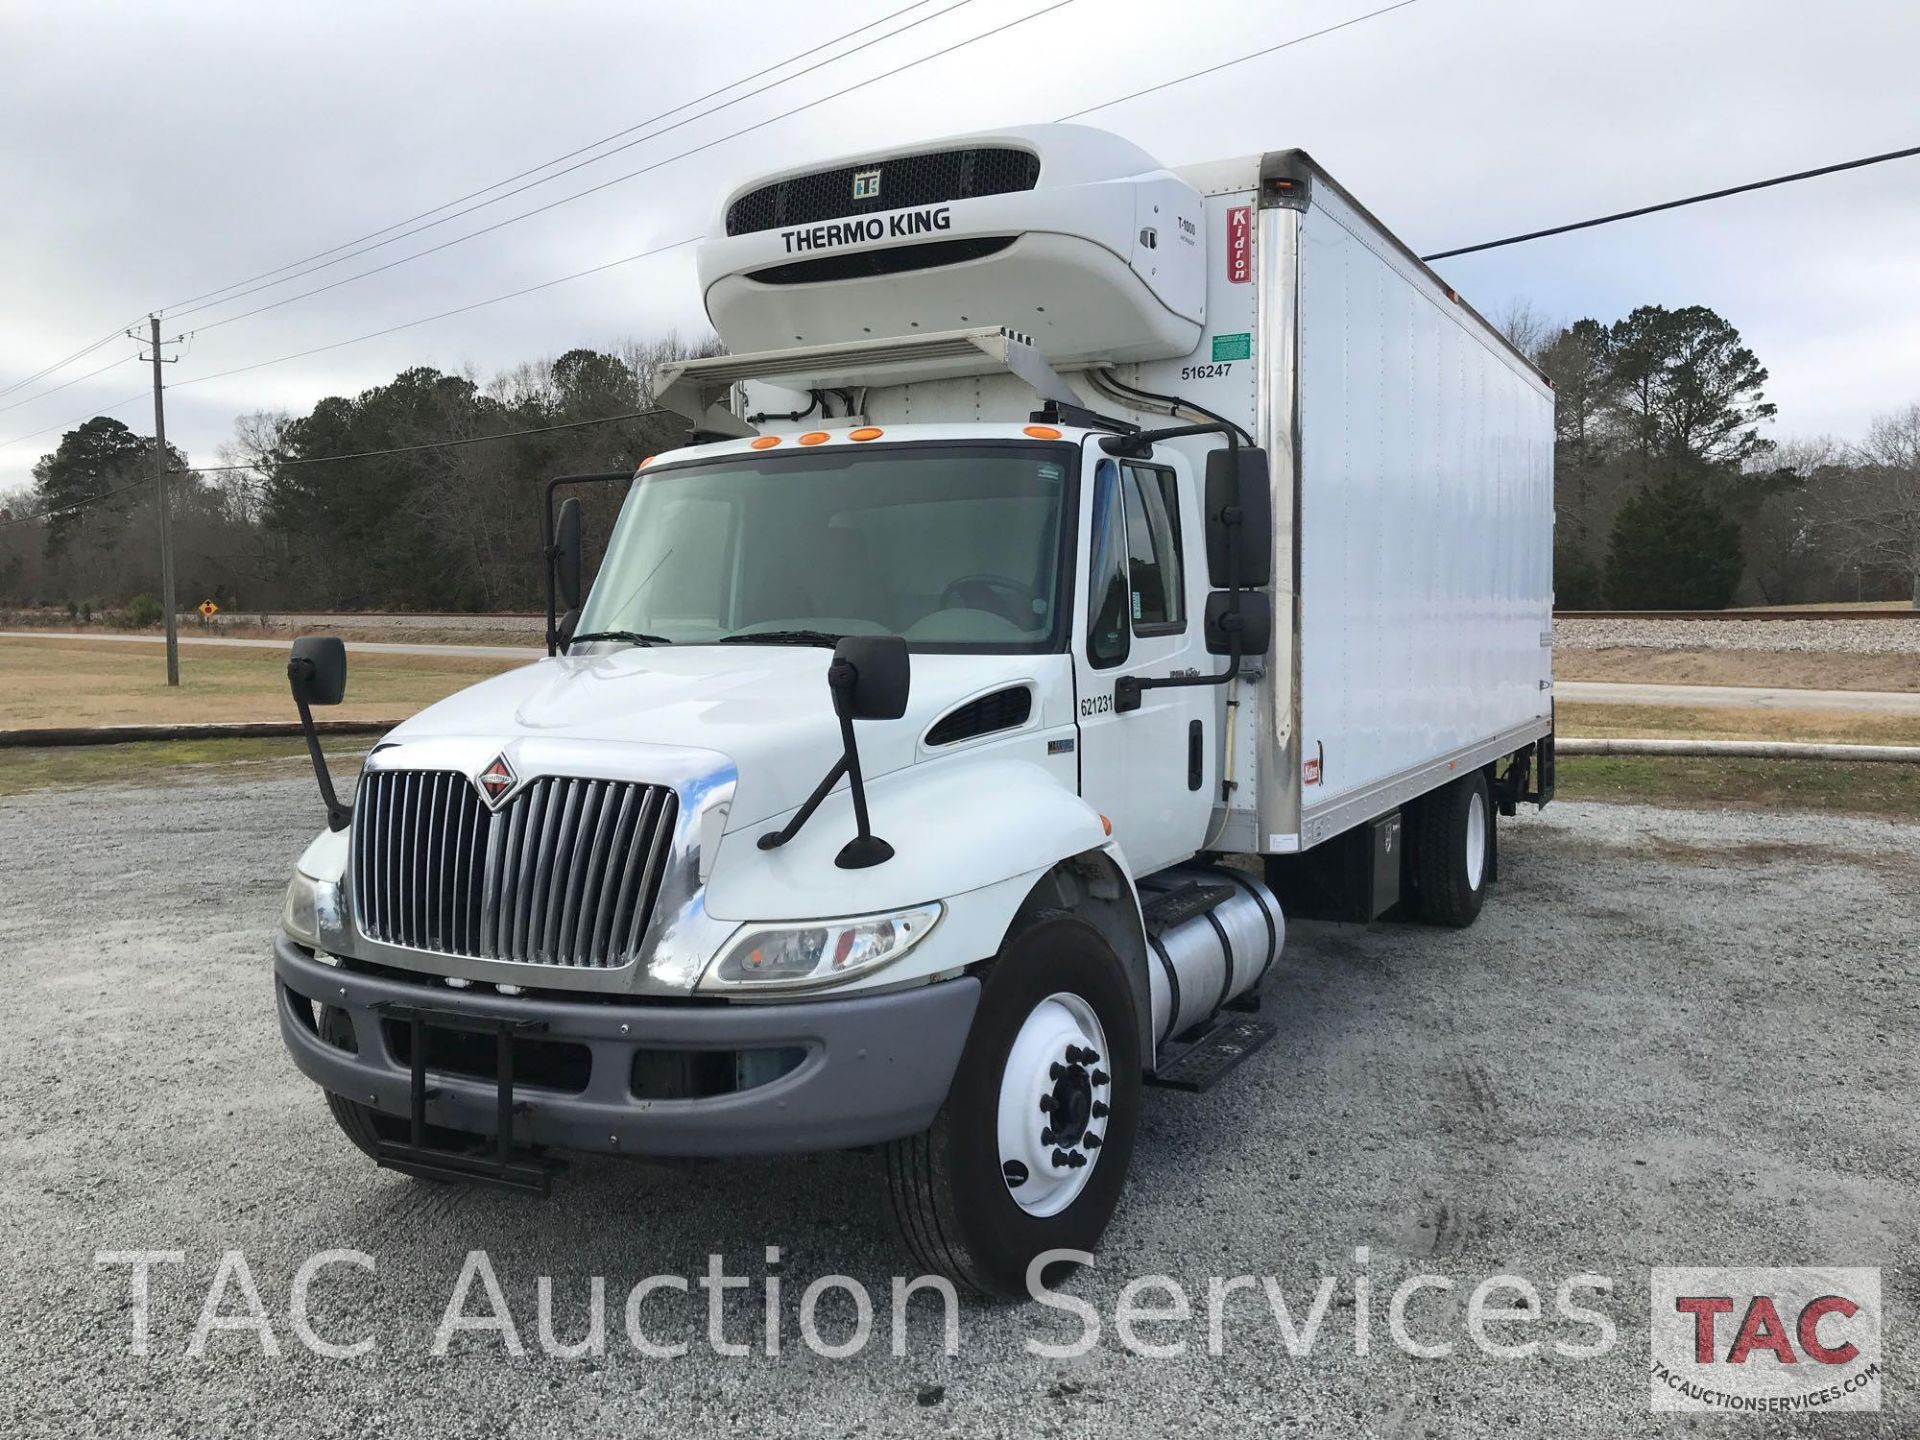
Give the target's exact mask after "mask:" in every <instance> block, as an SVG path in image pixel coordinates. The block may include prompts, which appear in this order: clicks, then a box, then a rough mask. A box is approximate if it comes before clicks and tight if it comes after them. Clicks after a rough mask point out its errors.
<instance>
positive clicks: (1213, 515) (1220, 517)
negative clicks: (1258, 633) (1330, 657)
mask: <svg viewBox="0 0 1920 1440" xmlns="http://www.w3.org/2000/svg"><path fill="white" fill-rule="evenodd" d="M1206 508H1207V514H1206V518H1207V583H1208V584H1209V585H1214V586H1218V587H1222V588H1224V587H1226V586H1228V585H1233V586H1237V587H1239V588H1241V589H1245V588H1247V587H1250V586H1260V585H1270V584H1272V583H1273V480H1272V477H1271V475H1270V474H1269V473H1268V470H1267V452H1266V451H1264V450H1262V449H1259V448H1258V447H1256V446H1252V445H1242V446H1240V447H1239V448H1237V449H1233V450H1212V451H1209V452H1208V453H1207V494H1206ZM1229 561H1231V563H1229ZM1209 608H1211V607H1209ZM1246 648H1247V651H1248V653H1249V654H1259V653H1260V650H1264V649H1265V648H1266V647H1265V646H1261V647H1260V650H1256V649H1254V648H1253V647H1252V646H1248V647H1246Z"/></svg>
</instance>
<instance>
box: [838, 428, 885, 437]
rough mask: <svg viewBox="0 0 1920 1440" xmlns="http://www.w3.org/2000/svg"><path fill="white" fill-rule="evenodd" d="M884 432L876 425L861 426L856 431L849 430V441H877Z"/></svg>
mask: <svg viewBox="0 0 1920 1440" xmlns="http://www.w3.org/2000/svg"><path fill="white" fill-rule="evenodd" d="M885 433H886V432H885V431H883V430H882V429H881V428H880V427H879V426H878V425H862V426H861V427H860V428H859V429H858V430H849V431H848V432H847V438H848V439H849V440H878V439H879V438H880V437H881V436H882V435H883V434H885Z"/></svg>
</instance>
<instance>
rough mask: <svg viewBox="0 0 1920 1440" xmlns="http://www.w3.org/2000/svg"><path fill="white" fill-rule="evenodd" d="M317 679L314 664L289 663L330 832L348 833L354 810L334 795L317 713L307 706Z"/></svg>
mask: <svg viewBox="0 0 1920 1440" xmlns="http://www.w3.org/2000/svg"><path fill="white" fill-rule="evenodd" d="M312 678H313V662H312V661H311V660H291V661H288V662H287V681H288V683H289V684H290V685H291V686H292V688H293V703H294V707H295V708H296V709H298V710H299V712H300V730H301V733H302V734H304V735H305V736H306V737H307V754H308V756H309V757H311V758H312V760H313V778H314V779H315V780H316V781H317V782H319V785H320V799H321V800H322V801H323V802H324V803H325V805H326V807H327V828H328V829H329V830H335V831H338V830H344V829H346V828H347V826H348V825H350V824H352V823H353V807H352V806H351V805H343V804H341V803H340V797H339V796H338V795H337V794H335V793H334V789H333V775H332V774H331V773H330V772H329V771H328V769H327V757H326V756H325V755H323V754H321V753H320V732H319V731H318V730H316V729H315V728H314V724H313V711H312V710H311V709H310V708H308V705H307V688H306V687H307V682H308V681H310V680H311V679H312Z"/></svg>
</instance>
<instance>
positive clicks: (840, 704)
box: [757, 659, 893, 870]
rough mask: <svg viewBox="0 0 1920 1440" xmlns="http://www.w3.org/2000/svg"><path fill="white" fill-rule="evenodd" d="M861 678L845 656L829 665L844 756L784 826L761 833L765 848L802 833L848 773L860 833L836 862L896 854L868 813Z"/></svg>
mask: <svg viewBox="0 0 1920 1440" xmlns="http://www.w3.org/2000/svg"><path fill="white" fill-rule="evenodd" d="M858 681H859V674H858V672H857V671H856V670H855V669H854V667H853V666H852V665H851V664H849V663H848V662H847V661H845V660H840V659H836V660H835V661H834V662H833V664H832V665H830V666H828V667H827V686H828V688H829V689H831V690H832V691H833V710H834V713H835V714H836V715H838V716H839V717H840V747H841V748H840V758H839V759H838V760H836V761H834V762H833V767H832V768H831V769H829V770H828V771H827V773H826V775H825V776H824V777H823V778H822V779H821V781H820V783H819V784H818V785H816V786H814V787H813V793H812V794H811V795H809V796H807V799H806V803H805V804H803V805H802V806H801V807H800V808H799V809H798V810H796V811H795V812H794V815H793V818H792V819H791V820H789V821H788V822H787V823H786V824H785V825H784V826H783V827H782V828H780V829H778V830H770V831H768V832H767V833H766V834H765V835H762V836H761V837H760V839H759V841H758V842H757V843H758V845H759V846H760V848H761V849H762V850H777V849H779V848H780V847H781V846H782V845H784V844H786V843H787V842H788V841H789V840H791V839H793V837H794V836H795V835H798V834H799V833H800V827H801V826H803V825H805V824H806V823H807V821H809V820H811V819H812V818H813V814H814V811H816V810H818V809H819V808H820V805H821V803H822V802H823V801H824V800H825V799H826V798H827V796H828V795H829V794H831V793H832V791H833V787H834V786H836V785H838V784H839V783H840V780H841V777H843V776H844V777H845V778H846V780H847V786H848V789H849V790H850V791H851V792H852V796H853V823H854V828H855V831H856V833H855V835H854V837H853V839H851V840H849V841H848V842H847V843H846V844H845V845H843V846H841V847H840V853H839V854H838V855H836V856H834V859H833V863H834V864H835V865H837V866H839V867H840V868H841V869H842V870H864V869H866V868H867V867H869V866H871V865H878V864H880V863H882V862H883V861H886V860H891V859H892V858H893V846H891V845H889V844H888V843H887V842H886V841H884V840H882V839H881V838H880V837H879V836H878V835H876V834H874V833H873V823H872V821H871V820H870V819H869V818H868V815H867V786H866V780H865V777H864V776H862V775H861V773H860V746H859V743H858V742H857V741H856V740H855V739H854V734H853V688H854V686H855V685H856V684H857V683H858Z"/></svg>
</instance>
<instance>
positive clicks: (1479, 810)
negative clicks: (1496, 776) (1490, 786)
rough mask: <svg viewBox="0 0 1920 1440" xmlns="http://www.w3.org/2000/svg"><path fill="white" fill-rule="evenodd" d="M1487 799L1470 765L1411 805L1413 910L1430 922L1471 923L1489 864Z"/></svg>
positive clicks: (1479, 775) (1489, 811)
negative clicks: (1415, 901) (1416, 906)
mask: <svg viewBox="0 0 1920 1440" xmlns="http://www.w3.org/2000/svg"><path fill="white" fill-rule="evenodd" d="M1493 824H1494V821H1493V804H1492V797H1491V796H1490V795H1489V794H1488V791H1487V777H1486V776H1485V775H1484V774H1482V773H1481V772H1480V771H1478V770H1476V771H1474V772H1473V773H1472V774H1471V775H1463V776H1462V777H1461V778H1460V779H1458V780H1455V781H1454V782H1453V783H1452V784H1450V785H1448V786H1446V787H1445V788H1443V789H1440V790H1435V791H1434V792H1433V793H1432V794H1430V795H1427V796H1424V797H1423V798H1422V799H1421V800H1420V802H1419V804H1418V805H1417V806H1416V807H1415V809H1414V846H1413V868H1414V888H1415V890H1416V892H1417V894H1418V904H1419V915H1420V918H1421V919H1422V920H1425V921H1428V922H1429V923H1430V924H1434V925H1453V926H1456V927H1463V926H1467V925H1471V924H1472V923H1473V922H1474V918H1475V917H1476V916H1478V915H1479V913H1480V906H1481V904H1482V903H1483V902H1484V901H1485V900H1486V896H1487V881H1488V878H1489V876H1490V874H1491V872H1492V867H1493V844H1494V837H1493Z"/></svg>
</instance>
